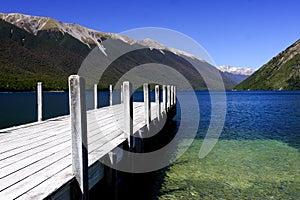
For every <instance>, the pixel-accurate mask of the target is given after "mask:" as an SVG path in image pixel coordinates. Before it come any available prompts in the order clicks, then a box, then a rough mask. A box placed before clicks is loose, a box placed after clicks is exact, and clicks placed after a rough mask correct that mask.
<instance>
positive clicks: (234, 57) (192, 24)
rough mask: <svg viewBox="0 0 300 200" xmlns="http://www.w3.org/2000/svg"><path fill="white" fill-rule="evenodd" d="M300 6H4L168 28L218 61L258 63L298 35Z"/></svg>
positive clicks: (134, 0) (241, 1) (161, 1)
mask: <svg viewBox="0 0 300 200" xmlns="http://www.w3.org/2000/svg"><path fill="white" fill-rule="evenodd" d="M299 8H300V1H298V0H227V1H226V0H198V1H197V0H151V1H150V0H147V1H144V0H127V1H125V0H118V1H112V0H108V1H95V0H94V1H92V0H84V1H83V0H72V1H71V0H65V1H64V0H60V1H57V0H52V1H43V0H39V1H38V0H26V1H20V0H9V1H2V2H1V5H0V12H4V13H10V12H20V13H24V14H30V15H38V16H49V17H52V18H55V19H58V20H60V21H64V22H70V23H77V24H80V25H83V26H86V27H89V28H92V29H96V30H99V31H103V32H113V33H120V32H123V31H126V30H129V29H133V28H140V27H162V28H168V29H172V30H176V31H179V32H181V33H183V34H186V35H188V36H189V37H191V38H193V39H194V40H196V41H197V42H198V43H199V44H201V45H202V46H203V47H204V48H205V49H206V50H207V52H208V53H209V55H210V56H211V57H212V59H213V60H214V62H215V63H216V65H231V66H236V67H250V68H252V69H256V68H258V67H260V66H262V65H263V64H264V63H266V62H267V61H268V60H270V59H271V58H272V57H273V56H275V55H277V54H278V53H279V52H281V51H282V50H284V49H285V48H287V47H288V46H289V45H291V44H292V43H293V42H295V41H296V40H298V39H299V38H300V12H299Z"/></svg>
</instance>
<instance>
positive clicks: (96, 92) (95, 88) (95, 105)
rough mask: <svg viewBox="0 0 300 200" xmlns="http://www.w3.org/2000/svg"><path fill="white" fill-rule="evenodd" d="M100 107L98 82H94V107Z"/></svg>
mask: <svg viewBox="0 0 300 200" xmlns="http://www.w3.org/2000/svg"><path fill="white" fill-rule="evenodd" d="M97 108H98V88H97V84H94V109H97Z"/></svg>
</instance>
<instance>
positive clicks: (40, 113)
mask: <svg viewBox="0 0 300 200" xmlns="http://www.w3.org/2000/svg"><path fill="white" fill-rule="evenodd" d="M42 95H43V91H42V82H38V83H37V110H38V111H37V114H38V121H39V122H40V121H42V120H43V103H42V101H43V99H42Z"/></svg>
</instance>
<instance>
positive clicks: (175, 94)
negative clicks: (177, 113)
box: [174, 86, 177, 105]
mask: <svg viewBox="0 0 300 200" xmlns="http://www.w3.org/2000/svg"><path fill="white" fill-rule="evenodd" d="M176 95H177V94H176V86H174V105H176Z"/></svg>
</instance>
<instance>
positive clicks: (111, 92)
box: [109, 85, 113, 106]
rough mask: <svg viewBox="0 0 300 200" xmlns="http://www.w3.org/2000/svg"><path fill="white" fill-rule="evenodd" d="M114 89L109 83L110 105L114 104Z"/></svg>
mask: <svg viewBox="0 0 300 200" xmlns="http://www.w3.org/2000/svg"><path fill="white" fill-rule="evenodd" d="M112 102H113V91H112V85H109V105H110V106H112V105H113V103H112Z"/></svg>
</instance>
